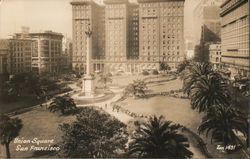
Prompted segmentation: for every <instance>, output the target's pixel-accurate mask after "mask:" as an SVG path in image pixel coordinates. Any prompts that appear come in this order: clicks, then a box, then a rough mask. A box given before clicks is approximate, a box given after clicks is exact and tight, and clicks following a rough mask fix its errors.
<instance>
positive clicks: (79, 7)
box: [71, 0, 105, 73]
mask: <svg viewBox="0 0 250 159" xmlns="http://www.w3.org/2000/svg"><path fill="white" fill-rule="evenodd" d="M71 5H72V21H73V23H72V25H73V34H72V35H73V55H72V56H73V57H72V68H73V70H75V71H77V72H82V73H83V72H86V55H87V52H86V51H87V36H86V34H85V32H86V31H87V29H88V27H90V29H91V31H92V32H93V34H92V41H91V45H92V48H91V49H92V61H91V62H92V63H91V69H92V70H93V69H97V68H98V69H101V70H103V68H104V60H105V36H104V35H105V18H104V17H105V10H104V9H105V8H104V6H102V5H99V4H97V3H95V2H94V1H92V0H73V1H72V2H71Z"/></svg>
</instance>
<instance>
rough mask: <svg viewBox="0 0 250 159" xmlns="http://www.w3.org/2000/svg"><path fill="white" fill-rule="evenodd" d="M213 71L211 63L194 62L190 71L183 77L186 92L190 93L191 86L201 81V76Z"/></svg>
mask: <svg viewBox="0 0 250 159" xmlns="http://www.w3.org/2000/svg"><path fill="white" fill-rule="evenodd" d="M210 73H213V70H212V66H211V64H209V63H200V62H196V63H193V64H192V65H191V66H190V67H189V73H188V74H187V75H186V76H184V78H183V90H184V92H185V93H187V94H188V95H190V91H191V86H192V85H193V84H194V83H196V82H197V81H199V78H200V77H201V76H207V75H208V74H210Z"/></svg>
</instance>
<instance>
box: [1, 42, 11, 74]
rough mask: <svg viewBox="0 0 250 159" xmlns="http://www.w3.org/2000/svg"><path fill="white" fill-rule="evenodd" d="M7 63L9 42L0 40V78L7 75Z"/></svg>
mask: <svg viewBox="0 0 250 159" xmlns="http://www.w3.org/2000/svg"><path fill="white" fill-rule="evenodd" d="M8 62H9V42H8V40H5V39H0V76H1V75H3V74H6V73H8V72H9V71H8Z"/></svg>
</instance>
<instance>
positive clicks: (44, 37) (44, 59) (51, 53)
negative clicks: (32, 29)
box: [15, 31, 63, 74]
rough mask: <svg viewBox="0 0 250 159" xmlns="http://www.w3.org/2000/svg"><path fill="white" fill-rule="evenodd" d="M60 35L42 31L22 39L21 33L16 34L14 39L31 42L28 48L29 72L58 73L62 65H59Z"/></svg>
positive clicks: (60, 51)
mask: <svg viewBox="0 0 250 159" xmlns="http://www.w3.org/2000/svg"><path fill="white" fill-rule="evenodd" d="M62 38H63V35H62V34H61V33H56V32H52V31H44V32H38V33H27V36H26V38H23V33H16V34H15V39H17V40H22V39H23V40H29V41H33V43H32V46H30V50H31V52H32V53H30V55H29V56H30V58H31V59H32V61H31V63H32V65H31V70H32V71H33V72H37V73H39V74H40V73H56V72H57V73H58V72H60V70H59V69H60V68H61V66H62V65H63V64H62V63H61V55H62Z"/></svg>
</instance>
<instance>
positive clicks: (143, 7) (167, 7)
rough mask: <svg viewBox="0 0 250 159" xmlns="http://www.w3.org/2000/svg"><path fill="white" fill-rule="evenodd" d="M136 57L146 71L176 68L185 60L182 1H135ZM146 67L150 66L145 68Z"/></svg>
mask: <svg viewBox="0 0 250 159" xmlns="http://www.w3.org/2000/svg"><path fill="white" fill-rule="evenodd" d="M138 2H139V18H140V19H139V31H140V32H139V41H140V43H139V46H140V50H139V54H140V61H143V63H144V65H143V67H145V68H155V69H156V68H158V65H159V62H160V61H161V62H162V61H163V62H166V63H168V64H169V66H170V67H171V68H173V69H174V68H176V67H177V65H178V63H179V62H180V61H182V60H183V59H184V38H183V30H184V29H183V28H184V0H178V1H165V0H138ZM147 65H149V66H147Z"/></svg>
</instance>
